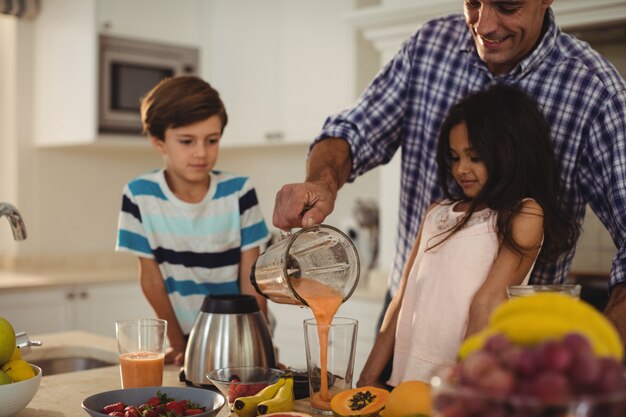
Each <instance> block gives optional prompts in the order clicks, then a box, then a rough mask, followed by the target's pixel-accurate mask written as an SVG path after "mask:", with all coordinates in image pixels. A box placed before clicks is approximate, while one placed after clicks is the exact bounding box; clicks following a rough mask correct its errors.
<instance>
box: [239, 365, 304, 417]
mask: <svg viewBox="0 0 626 417" xmlns="http://www.w3.org/2000/svg"><path fill="white" fill-rule="evenodd" d="M294 402H295V398H294V394H293V376H292V375H291V374H290V373H288V372H287V373H285V374H284V375H283V376H282V377H281V378H280V379H279V380H278V381H276V382H275V383H274V384H272V385H268V386H267V387H265V388H263V389H262V390H261V391H259V392H258V393H257V394H255V395H250V396H247V397H239V398H237V399H235V402H234V403H233V409H232V411H233V412H234V413H236V414H237V415H238V416H239V417H255V416H257V415H263V414H270V413H277V412H284V411H292V410H293V406H294Z"/></svg>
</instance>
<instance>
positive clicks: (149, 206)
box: [116, 170, 269, 334]
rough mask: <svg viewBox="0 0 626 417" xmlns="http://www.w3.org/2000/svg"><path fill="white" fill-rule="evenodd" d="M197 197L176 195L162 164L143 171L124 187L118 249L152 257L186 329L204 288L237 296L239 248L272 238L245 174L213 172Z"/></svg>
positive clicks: (187, 332) (254, 245)
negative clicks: (196, 199)
mask: <svg viewBox="0 0 626 417" xmlns="http://www.w3.org/2000/svg"><path fill="white" fill-rule="evenodd" d="M210 175H211V183H210V186H209V190H208V192H207V194H206V196H205V198H204V200H202V201H201V202H199V203H187V202H184V201H182V200H180V199H179V198H177V197H176V196H175V195H174V194H173V193H172V191H171V190H170V189H169V187H168V186H167V183H166V181H165V175H164V170H159V171H155V172H151V173H148V174H145V175H142V176H140V177H138V178H135V179H134V180H132V181H131V182H129V183H128V184H127V185H126V187H124V194H123V200H122V209H121V212H120V216H119V223H118V233H117V244H116V250H117V251H127V252H132V253H134V254H136V255H137V256H140V257H143V258H150V259H154V260H155V261H156V262H157V263H158V265H159V269H160V270H161V274H162V275H163V279H164V280H165V287H166V288H167V292H168V295H169V299H170V302H171V303H172V307H173V308H174V311H175V313H176V318H177V319H178V322H179V323H180V326H181V328H182V330H183V332H184V333H185V334H189V332H190V331H191V327H192V326H193V323H194V320H195V318H196V315H197V314H198V311H199V310H200V307H201V305H202V301H203V300H204V297H205V296H206V295H207V294H236V293H239V292H240V288H239V262H240V258H241V252H242V251H246V250H248V249H251V248H254V247H257V246H260V245H262V244H263V243H265V242H266V241H267V240H268V239H269V231H268V229H267V226H266V224H265V220H264V219H263V215H262V214H261V210H260V208H259V205H258V200H257V196H256V192H255V191H254V188H253V187H252V184H251V183H250V180H249V179H248V178H247V177H242V176H236V175H232V174H229V173H225V172H220V171H212V172H211V174H210Z"/></svg>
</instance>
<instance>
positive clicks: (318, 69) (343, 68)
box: [208, 0, 354, 146]
mask: <svg viewBox="0 0 626 417" xmlns="http://www.w3.org/2000/svg"><path fill="white" fill-rule="evenodd" d="M212 6H213V10H212V14H213V16H214V20H213V25H212V27H211V28H210V29H209V31H210V35H209V38H210V45H209V50H210V51H211V52H210V53H211V57H212V62H211V67H210V76H209V78H208V80H209V81H210V82H211V83H212V84H214V85H215V87H216V88H217V89H218V90H219V91H220V93H221V95H222V98H223V100H224V102H225V105H226V109H227V111H228V114H229V125H228V127H227V128H226V130H225V133H224V140H223V142H222V143H223V146H238V145H258V144H265V143H308V142H310V141H311V139H312V138H313V137H315V136H316V135H317V134H318V133H319V130H320V128H321V127H322V125H323V122H324V120H325V118H326V117H327V116H328V115H329V114H331V113H333V112H336V111H338V110H341V109H342V108H344V107H347V106H348V105H349V104H351V102H352V101H353V99H354V86H353V81H352V80H353V78H354V77H353V76H352V73H353V53H352V51H353V37H352V29H351V27H350V25H349V24H348V23H347V22H346V21H345V15H346V14H347V13H348V12H349V11H350V10H351V8H352V3H351V2H338V1H335V0H319V1H315V2H312V1H308V0H289V1H287V0H271V1H270V0H268V1H264V2H258V1H256V0H236V1H233V0H221V1H215V2H213V3H212ZM217 17H219V18H217Z"/></svg>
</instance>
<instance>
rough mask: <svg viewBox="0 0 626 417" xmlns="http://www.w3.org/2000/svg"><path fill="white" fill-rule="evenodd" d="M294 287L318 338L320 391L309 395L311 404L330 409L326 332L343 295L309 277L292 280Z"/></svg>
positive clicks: (318, 407) (322, 408)
mask: <svg viewBox="0 0 626 417" xmlns="http://www.w3.org/2000/svg"><path fill="white" fill-rule="evenodd" d="M292 285H293V287H294V289H295V290H296V291H297V292H298V294H300V296H301V297H302V298H303V299H304V300H305V301H306V303H307V304H308V306H309V307H310V308H311V311H312V312H313V316H314V317H315V320H316V322H317V333H318V335H319V340H320V364H321V369H320V374H321V380H320V384H321V386H320V391H319V393H314V394H313V395H312V396H311V405H312V406H313V407H314V408H317V409H320V410H330V400H331V395H330V392H329V390H328V333H329V329H330V324H331V322H332V320H333V317H334V316H335V314H336V313H337V310H339V307H341V303H342V302H343V295H342V294H340V293H338V292H337V291H335V290H334V289H333V288H331V287H329V286H327V285H324V284H322V283H320V282H318V281H315V280H313V279H309V278H298V279H294V280H292Z"/></svg>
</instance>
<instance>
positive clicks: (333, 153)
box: [272, 138, 352, 230]
mask: <svg viewBox="0 0 626 417" xmlns="http://www.w3.org/2000/svg"><path fill="white" fill-rule="evenodd" d="M351 170H352V158H351V155H350V146H349V145H348V142H347V141H346V140H344V139H342V138H327V139H324V140H322V141H320V142H318V143H317V144H316V145H315V146H314V147H313V149H312V150H311V153H310V154H309V158H308V161H307V174H306V179H305V182H304V183H299V184H286V185H284V186H283V187H282V188H281V189H280V190H279V191H278V193H277V194H276V201H275V205H274V215H273V218H272V222H273V224H274V226H276V227H278V228H280V229H283V230H286V229H290V228H292V227H306V226H308V225H311V224H319V223H322V222H323V221H324V219H325V218H326V217H327V216H328V215H329V214H330V213H332V211H333V209H334V208H335V200H336V199H337V192H338V191H339V189H340V188H341V186H343V185H344V184H345V183H346V181H347V180H348V177H349V175H350V171H351Z"/></svg>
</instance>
